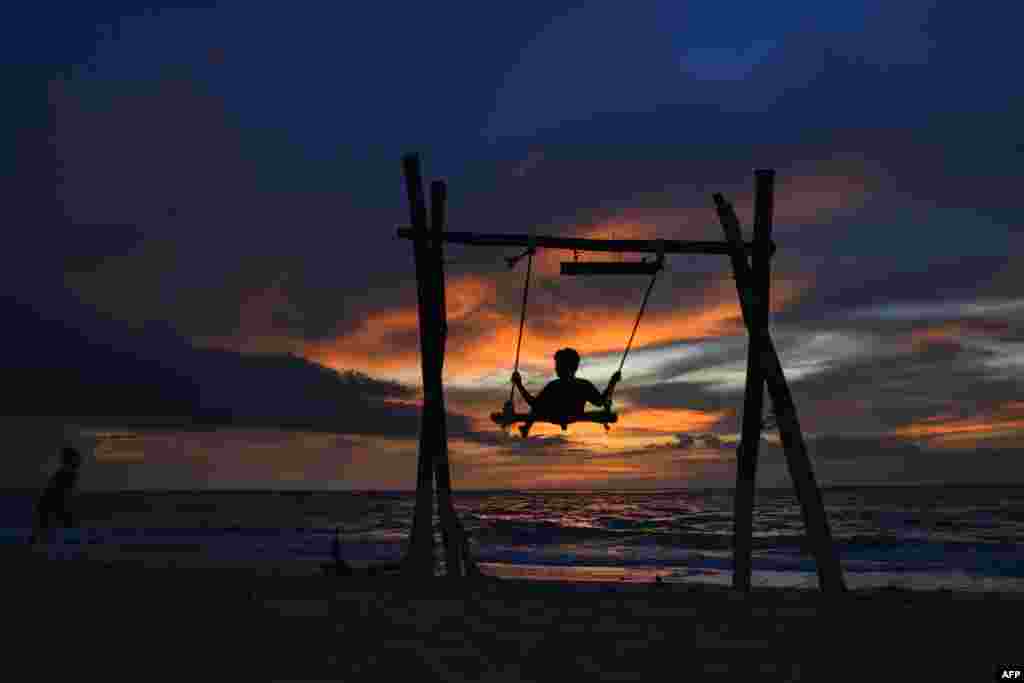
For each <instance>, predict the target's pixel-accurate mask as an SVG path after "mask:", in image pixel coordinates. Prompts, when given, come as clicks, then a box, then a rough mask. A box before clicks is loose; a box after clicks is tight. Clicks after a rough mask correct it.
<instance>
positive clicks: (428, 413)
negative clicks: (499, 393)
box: [397, 154, 846, 592]
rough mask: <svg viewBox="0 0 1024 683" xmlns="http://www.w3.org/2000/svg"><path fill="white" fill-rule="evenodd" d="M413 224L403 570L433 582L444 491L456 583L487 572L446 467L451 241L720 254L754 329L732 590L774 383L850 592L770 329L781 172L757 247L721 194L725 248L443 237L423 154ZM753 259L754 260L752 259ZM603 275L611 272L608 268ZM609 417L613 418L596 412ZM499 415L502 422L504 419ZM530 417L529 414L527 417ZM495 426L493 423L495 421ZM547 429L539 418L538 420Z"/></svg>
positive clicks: (798, 485)
mask: <svg viewBox="0 0 1024 683" xmlns="http://www.w3.org/2000/svg"><path fill="white" fill-rule="evenodd" d="M402 166H403V170H404V174H405V181H406V192H407V196H408V199H409V207H410V215H411V218H412V225H411V226H403V227H399V228H398V232H397V234H398V237H399V238H404V239H409V240H411V241H412V242H413V253H414V257H415V264H416V291H417V303H418V313H419V331H420V352H421V360H422V369H423V392H424V403H423V412H422V416H421V424H422V426H421V429H420V440H419V458H418V462H417V479H416V506H415V510H414V515H413V526H412V532H411V535H410V544H409V550H408V553H407V555H406V557H405V558H404V559H403V562H402V567H403V571H404V572H405V573H407V574H410V575H415V576H418V577H428V576H429V577H432V576H434V537H433V495H434V483H435V480H436V483H437V495H438V508H439V515H440V519H441V530H442V539H443V543H444V547H445V560H446V566H447V574H448V575H449V576H472V575H476V574H479V572H478V571H477V569H476V566H475V564H474V563H473V560H472V558H471V557H470V554H469V543H468V539H467V536H466V534H465V531H464V530H463V528H462V525H461V523H460V522H459V520H458V518H457V516H456V515H455V512H454V508H453V507H452V503H451V476H450V471H449V464H448V437H447V427H446V419H445V415H446V412H445V405H444V386H443V382H442V379H441V375H442V369H443V366H444V349H445V341H446V338H447V334H448V325H447V313H446V307H445V284H444V258H443V252H442V244H443V243H446V242H447V243H453V244H469V245H475V246H494V247H529V248H548V249H568V250H573V251H592V252H618V253H623V252H632V253H648V254H659V253H664V254H717V255H725V256H728V257H729V259H730V261H731V264H732V268H733V274H734V277H735V280H736V291H737V294H738V295H739V300H740V308H741V311H742V314H743V322H744V325H745V326H746V328H747V334H748V339H749V346H748V352H747V378H746V386H745V391H744V401H743V419H742V438H741V442H740V445H739V447H738V448H737V469H736V495H735V509H734V512H735V515H734V528H733V538H734V546H733V552H734V572H733V587H734V588H736V589H738V590H741V591H749V590H750V587H751V556H752V535H753V503H754V485H755V475H756V471H757V455H758V448H759V443H760V438H761V430H762V427H763V413H764V405H763V404H764V388H765V385H767V389H768V394H769V396H770V398H771V402H772V406H773V408H774V410H773V413H774V416H775V420H776V422H777V429H778V430H779V435H780V437H781V440H782V446H783V449H784V451H785V455H786V463H787V465H788V468H789V473H790V477H791V478H792V480H793V485H794V489H795V491H796V495H797V498H798V500H799V502H800V509H801V513H802V515H803V520H804V525H805V527H806V529H807V536H808V541H809V545H810V549H811V552H812V554H813V555H814V558H815V561H816V565H817V573H818V582H819V586H820V588H821V589H822V590H823V591H825V592H843V591H845V590H846V586H845V581H844V578H843V573H842V568H841V567H840V564H839V557H838V555H837V553H836V550H835V546H834V544H833V542H832V534H831V530H830V529H829V524H828V519H827V518H826V515H825V508H824V504H823V502H822V498H821V490H820V489H819V487H818V485H817V482H816V481H815V478H814V472H813V469H812V467H811V462H810V459H809V457H808V455H807V445H806V443H805V442H804V438H803V433H802V431H801V429H800V423H799V421H798V419H797V414H796V406H795V404H794V402H793V397H792V394H791V393H790V390H789V386H788V384H787V382H786V377H785V374H784V372H783V369H782V364H781V362H780V361H779V356H778V353H777V352H776V350H775V345H774V342H773V340H772V336H771V332H770V330H769V326H768V316H769V293H770V283H771V265H770V264H771V257H772V255H773V254H774V252H775V244H774V242H773V241H772V236H771V235H772V213H773V204H774V183H775V172H774V171H773V170H757V171H755V179H756V184H755V190H756V193H755V200H754V239H753V241H750V242H744V241H743V237H742V227H741V225H740V222H739V219H738V218H737V217H736V213H735V211H734V210H733V208H732V205H731V204H730V203H729V202H727V201H726V200H725V197H723V196H722V195H721V194H717V193H716V194H714V195H712V198H713V200H714V203H715V208H716V211H717V213H718V218H719V222H720V223H721V226H722V230H723V232H724V233H725V238H726V239H725V241H720V242H709V241H703V242H701V241H680V240H600V239H582V238H570V237H557V236H541V235H509V234H489V233H471V232H450V231H445V230H444V222H445V201H446V198H447V186H446V185H445V183H444V181H441V180H437V181H434V182H432V183H431V188H430V189H431V207H430V209H431V220H430V226H429V227H428V222H427V208H426V203H425V200H424V193H423V182H422V178H421V175H420V163H419V156H418V155H416V154H409V155H406V156H404V157H403V158H402ZM748 258H749V261H748ZM615 268H618V269H620V270H622V271H624V272H625V273H628V274H635V273H636V272H637V271H638V270H642V268H641V267H640V266H637V265H634V264H626V265H618V266H615ZM615 268H609V267H608V266H598V267H596V268H595V266H594V265H593V264H591V265H583V264H578V263H577V264H576V265H573V266H571V267H570V268H569V269H568V270H569V271H571V272H566V267H565V264H563V270H562V272H563V273H565V274H575V275H584V274H596V273H601V274H609V273H610V272H611V271H612V270H615ZM602 269H603V270H602ZM593 412H601V413H602V414H603V413H604V412H605V411H593ZM496 415H502V414H501V413H496ZM523 417H525V416H523ZM492 418H493V416H492ZM538 421H539V420H538Z"/></svg>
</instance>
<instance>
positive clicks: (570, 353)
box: [555, 348, 580, 379]
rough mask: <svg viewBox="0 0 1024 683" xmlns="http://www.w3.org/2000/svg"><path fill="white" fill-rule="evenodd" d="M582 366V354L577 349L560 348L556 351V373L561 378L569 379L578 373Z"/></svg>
mask: <svg viewBox="0 0 1024 683" xmlns="http://www.w3.org/2000/svg"><path fill="white" fill-rule="evenodd" d="M579 367H580V354H578V353H576V349H570V348H565V349H559V350H558V352H557V353H555V374H557V375H558V376H559V377H560V378H561V379H569V378H570V377H572V376H574V375H575V374H576V370H578V369H579Z"/></svg>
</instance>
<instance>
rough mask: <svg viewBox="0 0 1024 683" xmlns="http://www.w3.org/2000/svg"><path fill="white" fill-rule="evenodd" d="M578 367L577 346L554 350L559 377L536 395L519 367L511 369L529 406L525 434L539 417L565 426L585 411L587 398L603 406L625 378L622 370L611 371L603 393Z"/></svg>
mask: <svg viewBox="0 0 1024 683" xmlns="http://www.w3.org/2000/svg"><path fill="white" fill-rule="evenodd" d="M579 367H580V354H579V353H577V352H576V349H570V348H565V349H559V350H558V352H557V353H555V373H556V374H557V375H558V379H556V380H552V381H551V382H549V383H548V385H547V386H546V387H544V388H543V389H542V390H541V392H540V393H539V394H537V396H532V395H531V394H530V392H528V391H527V390H526V387H524V386H523V379H522V377H521V376H520V375H519V372H518V371H517V372H514V373H512V384H513V385H515V386H516V387H517V388H518V389H519V393H521V394H522V395H523V400H525V401H526V403H527V404H528V405H529V406H530V417H529V418H528V419H527V420H526V421H525V422H524V423H523V424H522V425H520V427H519V432H520V433H521V434H522V435H523V437H525V436H526V435H527V434H529V433H530V427H532V426H533V423H534V422H536V421H537V420H538V419H542V420H545V421H550V422H555V423H557V424H559V425H561V427H562V429H565V428H566V427H567V426H568V423H569V419H571V418H573V417H578V416H580V415H582V414H583V410H584V408H586V405H587V402H590V403H593V404H594V405H596V406H601V407H604V406H606V405H608V402H609V397H610V396H611V394H612V391H614V389H615V385H616V384H617V383H618V382H619V380H621V379H622V374H621V373H619V372H616V373H615V374H614V375H612V377H611V380H610V381H609V382H608V386H607V387H606V388H605V390H604V393H600V392H599V391H598V390H597V387H595V386H594V385H593V384H592V383H591V382H590V381H589V380H585V379H582V378H579V377H576V371H577V370H578V369H579Z"/></svg>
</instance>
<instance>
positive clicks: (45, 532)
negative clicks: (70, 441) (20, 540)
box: [29, 446, 82, 545]
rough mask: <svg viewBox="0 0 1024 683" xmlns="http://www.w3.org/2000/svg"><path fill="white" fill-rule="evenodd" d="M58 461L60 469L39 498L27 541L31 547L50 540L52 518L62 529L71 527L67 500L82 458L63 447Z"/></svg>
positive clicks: (68, 448)
mask: <svg viewBox="0 0 1024 683" xmlns="http://www.w3.org/2000/svg"><path fill="white" fill-rule="evenodd" d="M60 459H61V464H60V468H59V469H58V470H57V471H56V472H55V473H54V474H53V476H52V477H50V481H49V483H47V485H46V488H45V489H43V492H42V494H41V495H40V496H39V504H38V507H37V508H36V525H35V528H33V530H32V538H31V539H30V540H29V543H31V544H32V545H35V544H36V543H37V542H39V541H48V540H49V539H50V536H51V531H50V520H51V519H52V518H53V517H56V518H57V519H58V520H59V521H60V523H61V526H63V527H70V526H72V519H71V511H70V509H69V506H68V499H69V498H70V497H71V492H72V491H73V490H74V488H75V484H77V483H78V469H79V467H80V466H81V464H82V456H81V455H79V454H78V451H76V450H75V449H74V448H72V447H70V446H65V447H64V448H63V449H62V450H61V454H60Z"/></svg>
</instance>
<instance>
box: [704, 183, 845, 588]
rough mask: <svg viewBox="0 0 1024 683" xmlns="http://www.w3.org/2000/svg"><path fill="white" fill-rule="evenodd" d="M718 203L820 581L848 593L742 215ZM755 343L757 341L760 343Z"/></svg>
mask: <svg viewBox="0 0 1024 683" xmlns="http://www.w3.org/2000/svg"><path fill="white" fill-rule="evenodd" d="M714 200H715V206H716V208H717V210H718V217H719V220H720V221H721V223H722V229H723V230H724V231H725V234H726V237H727V238H728V241H729V242H730V244H732V245H733V251H732V253H731V255H730V260H731V261H732V266H733V271H734V272H735V275H736V290H737V293H738V294H739V297H740V309H741V311H742V313H743V322H744V324H745V325H746V327H747V330H748V332H749V334H750V338H751V341H752V343H755V344H756V346H757V348H758V356H759V360H760V365H761V371H762V372H763V373H764V377H765V381H766V382H767V383H768V394H769V395H770V396H771V399H772V406H773V408H774V411H775V416H776V419H777V420H778V429H779V435H780V437H781V438H782V446H783V449H784V450H785V453H786V463H787V465H788V466H789V474H790V476H791V477H792V479H793V486H794V488H795V489H796V494H797V498H798V499H799V501H800V509H801V512H802V513H803V518H804V524H805V526H806V528H807V537H808V540H809V541H810V544H811V550H812V552H813V553H814V558H815V562H816V564H817V569H818V581H819V583H820V586H821V589H822V590H823V591H826V592H841V591H844V590H846V584H845V582H844V580H843V573H842V568H841V566H840V564H839V556H838V555H837V553H836V549H835V546H834V545H833V543H832V532H831V530H830V529H829V525H828V519H827V518H826V516H825V505H824V503H823V502H822V498H821V490H820V489H819V488H818V485H817V483H816V482H815V480H814V472H813V470H812V469H811V461H810V458H808V456H807V444H806V443H804V437H803V434H802V432H801V431H800V423H799V421H798V420H797V416H796V406H795V405H794V403H793V396H792V394H791V393H790V391H789V386H788V385H787V384H786V377H785V375H784V374H783V371H782V363H781V362H780V361H779V356H778V353H777V352H776V351H775V344H774V342H773V341H772V338H771V334H770V333H769V331H768V329H767V327H765V328H761V327H760V326H759V324H758V323H759V319H758V311H759V310H760V302H759V294H760V293H759V292H758V291H757V289H756V288H755V287H754V284H753V283H754V279H753V276H752V274H751V270H750V266H749V265H748V264H747V259H746V258H745V256H744V250H743V241H742V230H741V228H740V222H739V219H737V218H736V213H735V212H734V211H733V208H732V206H731V205H730V204H729V202H727V201H726V200H725V197H723V196H722V195H721V194H715V195H714ZM755 339H756V342H755V341H754V340H755Z"/></svg>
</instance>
